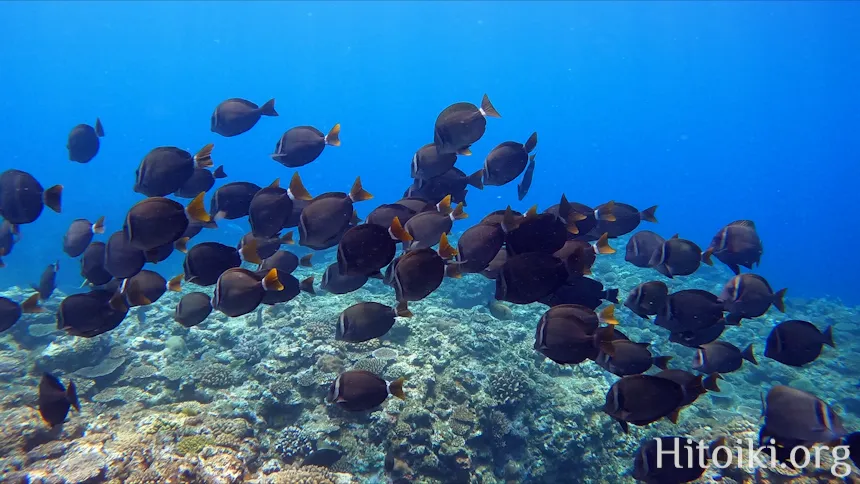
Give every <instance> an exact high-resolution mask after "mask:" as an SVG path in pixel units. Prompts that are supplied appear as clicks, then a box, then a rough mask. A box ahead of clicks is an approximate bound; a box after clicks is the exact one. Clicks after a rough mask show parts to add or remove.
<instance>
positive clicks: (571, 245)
mask: <svg viewBox="0 0 860 484" xmlns="http://www.w3.org/2000/svg"><path fill="white" fill-rule="evenodd" d="M614 253H615V249H613V248H612V247H611V246H610V245H609V238H608V236H607V235H606V234H603V236H602V237H600V239H598V240H597V242H596V243H594V244H590V243H588V242H586V241H584V240H567V241H565V243H564V245H563V246H562V247H561V249H558V250H557V251H556V252H555V253H554V254H553V255H554V256H556V257H558V258H559V259H561V261H562V262H564V267H565V268H566V269H567V273H568V280H569V281H575V280H576V279H578V278H580V277H582V276H587V275H591V267H592V266H593V265H594V262H595V261H596V260H597V255H598V254H614Z"/></svg>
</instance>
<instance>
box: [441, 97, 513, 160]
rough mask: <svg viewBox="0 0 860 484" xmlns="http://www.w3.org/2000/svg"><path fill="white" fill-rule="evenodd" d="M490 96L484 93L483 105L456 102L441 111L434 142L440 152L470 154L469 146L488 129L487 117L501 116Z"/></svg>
mask: <svg viewBox="0 0 860 484" xmlns="http://www.w3.org/2000/svg"><path fill="white" fill-rule="evenodd" d="M501 117H502V116H501V115H500V114H499V112H498V111H496V108H495V107H493V104H492V103H491V102H490V98H489V97H487V95H486V94H484V97H483V98H482V99H481V107H480V108H479V107H478V106H475V105H474V104H472V103H466V102H459V103H454V104H452V105H450V106H448V107H447V108H445V109H444V110H442V112H441V113H439V116H438V117H437V118H436V125H435V126H434V128H433V144H435V145H436V151H437V152H439V153H440V154H443V155H444V154H449V153H459V154H461V155H470V154H472V152H471V151H470V150H469V147H470V146H472V144H474V143H475V142H476V141H478V140H479V139H481V136H483V135H484V131H485V130H486V129H487V120H486V118H501Z"/></svg>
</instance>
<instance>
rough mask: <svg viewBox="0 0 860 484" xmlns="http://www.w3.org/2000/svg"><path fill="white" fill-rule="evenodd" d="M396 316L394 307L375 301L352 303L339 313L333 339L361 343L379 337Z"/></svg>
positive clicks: (391, 324) (386, 330)
mask: <svg viewBox="0 0 860 484" xmlns="http://www.w3.org/2000/svg"><path fill="white" fill-rule="evenodd" d="M396 316H398V314H397V310H396V309H394V308H392V307H389V306H386V305H384V304H379V303H377V302H372V301H368V302H360V303H356V304H353V305H352V306H350V307H348V308H346V309H344V310H343V312H341V313H340V317H339V318H338V320H337V330H336V332H335V339H337V340H340V341H349V342H351V343H361V342H363V341H370V340H372V339H374V338H380V337H382V336H385V334H386V333H388V330H390V329H391V328H392V326H394V321H395V317H396Z"/></svg>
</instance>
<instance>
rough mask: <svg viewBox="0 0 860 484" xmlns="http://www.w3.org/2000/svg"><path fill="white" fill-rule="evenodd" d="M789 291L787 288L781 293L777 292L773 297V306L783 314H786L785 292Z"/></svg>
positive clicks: (781, 290) (780, 291)
mask: <svg viewBox="0 0 860 484" xmlns="http://www.w3.org/2000/svg"><path fill="white" fill-rule="evenodd" d="M787 290H788V289H786V288H784V289H780V290H779V291H776V294H774V295H773V305H774V306H776V309H778V310H779V312H781V313H784V312H785V300H784V299H785V292H786V291H787Z"/></svg>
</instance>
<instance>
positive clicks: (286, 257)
mask: <svg viewBox="0 0 860 484" xmlns="http://www.w3.org/2000/svg"><path fill="white" fill-rule="evenodd" d="M312 255H313V254H307V255H304V256H302V258H301V259H299V258H298V256H296V254H293V253H292V252H289V251H286V250H279V251H277V252H275V253H274V254H272V255H270V256H269V257H266V258H265V259H263V262H261V263H260V267H258V268H257V270H258V271H268V270H269V269H278V270H279V271H283V272H285V273H287V274H291V273H292V272H293V271H295V270H296V269H297V268H298V267H299V265H301V266H302V267H311V256H312Z"/></svg>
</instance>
